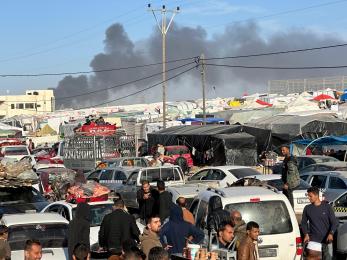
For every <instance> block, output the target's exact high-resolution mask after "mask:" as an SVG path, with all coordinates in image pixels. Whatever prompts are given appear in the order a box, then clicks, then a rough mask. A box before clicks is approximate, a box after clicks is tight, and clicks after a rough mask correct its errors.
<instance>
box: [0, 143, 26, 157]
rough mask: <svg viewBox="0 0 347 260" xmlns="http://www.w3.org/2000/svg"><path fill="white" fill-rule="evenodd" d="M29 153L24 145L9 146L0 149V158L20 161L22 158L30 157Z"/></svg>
mask: <svg viewBox="0 0 347 260" xmlns="http://www.w3.org/2000/svg"><path fill="white" fill-rule="evenodd" d="M30 155H31V154H30V151H29V149H28V146H26V145H9V146H3V147H1V149H0V156H1V157H3V158H9V159H14V160H16V161H20V160H21V159H22V158H23V157H27V156H29V157H30Z"/></svg>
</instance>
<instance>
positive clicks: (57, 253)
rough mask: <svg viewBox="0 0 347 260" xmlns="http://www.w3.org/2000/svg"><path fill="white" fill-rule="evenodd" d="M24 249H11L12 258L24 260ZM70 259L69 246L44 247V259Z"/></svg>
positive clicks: (12, 259) (13, 259)
mask: <svg viewBox="0 0 347 260" xmlns="http://www.w3.org/2000/svg"><path fill="white" fill-rule="evenodd" d="M23 259H24V250H18V251H11V260H23ZM56 259H59V260H68V259H69V257H68V250H67V248H43V249H42V260H56Z"/></svg>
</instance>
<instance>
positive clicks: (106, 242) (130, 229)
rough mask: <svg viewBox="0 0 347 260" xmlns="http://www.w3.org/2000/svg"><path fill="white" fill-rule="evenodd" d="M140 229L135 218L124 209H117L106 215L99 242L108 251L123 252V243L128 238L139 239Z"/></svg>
mask: <svg viewBox="0 0 347 260" xmlns="http://www.w3.org/2000/svg"><path fill="white" fill-rule="evenodd" d="M139 235H140V230H139V228H138V227H137V225H136V222H135V218H134V217H133V216H132V215H130V214H129V213H127V212H126V211H124V210H122V209H116V210H115V211H113V212H112V213H110V214H108V215H106V216H105V217H104V219H103V220H102V223H101V226H100V230H99V244H100V246H101V247H104V248H106V249H107V250H108V251H110V250H112V251H113V252H115V253H117V254H119V253H121V252H122V243H123V242H124V241H126V240H131V239H132V240H136V241H139Z"/></svg>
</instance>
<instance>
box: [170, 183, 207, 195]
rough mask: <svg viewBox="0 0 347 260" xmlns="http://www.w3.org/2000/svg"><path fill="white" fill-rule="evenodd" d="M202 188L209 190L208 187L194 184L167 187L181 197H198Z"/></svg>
mask: <svg viewBox="0 0 347 260" xmlns="http://www.w3.org/2000/svg"><path fill="white" fill-rule="evenodd" d="M199 188H200V189H201V188H205V189H207V188H208V185H206V184H203V183H194V184H189V183H188V184H184V185H180V186H169V187H167V190H168V191H169V192H173V193H176V194H177V195H179V196H183V197H185V196H194V195H196V194H197V193H198V192H199V191H200V189H199Z"/></svg>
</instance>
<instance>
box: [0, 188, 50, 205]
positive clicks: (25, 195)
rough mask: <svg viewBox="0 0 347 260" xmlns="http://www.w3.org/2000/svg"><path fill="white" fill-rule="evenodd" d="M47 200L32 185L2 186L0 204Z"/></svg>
mask: <svg viewBox="0 0 347 260" xmlns="http://www.w3.org/2000/svg"><path fill="white" fill-rule="evenodd" d="M36 202H46V200H45V199H44V198H43V197H42V195H41V194H40V193H39V192H38V191H37V190H35V189H34V188H32V187H20V188H0V206H6V205H13V204H26V203H36Z"/></svg>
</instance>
